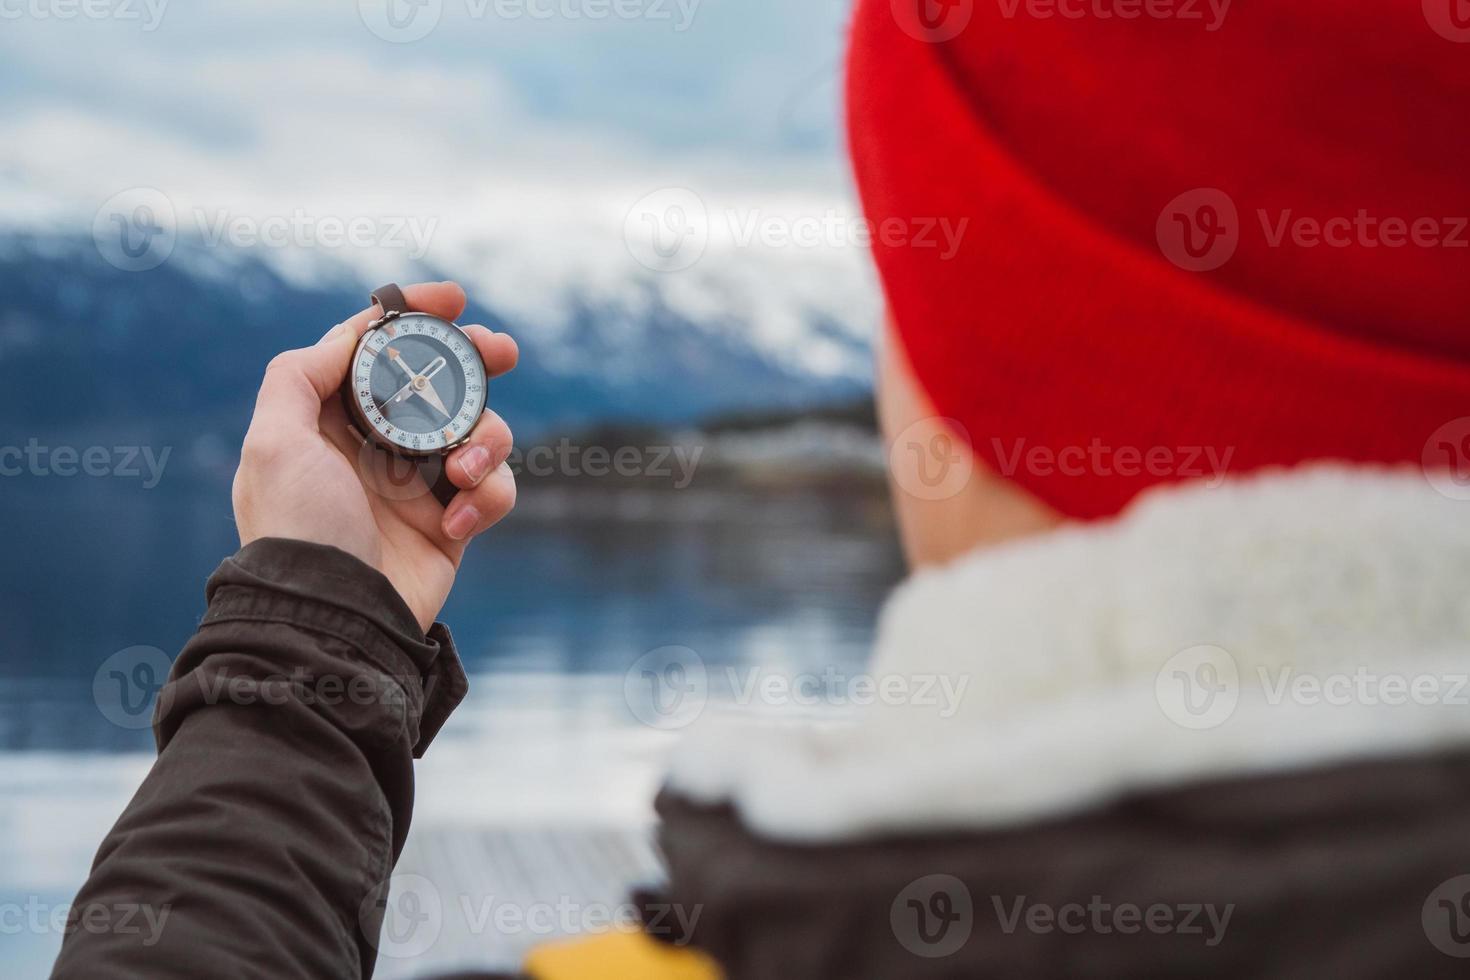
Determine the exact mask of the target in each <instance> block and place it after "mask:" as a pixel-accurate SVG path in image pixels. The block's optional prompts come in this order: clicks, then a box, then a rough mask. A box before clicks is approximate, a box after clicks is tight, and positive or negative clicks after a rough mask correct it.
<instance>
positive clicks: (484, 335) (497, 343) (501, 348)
mask: <svg viewBox="0 0 1470 980" xmlns="http://www.w3.org/2000/svg"><path fill="white" fill-rule="evenodd" d="M464 332H465V333H467V334H469V337H470V339H471V340H473V341H474V342H475V348H476V349H477V350H479V352H480V359H481V360H482V361H484V362H485V371H486V372H487V373H488V374H489V376H490V377H492V378H496V377H499V376H500V375H502V374H505V373H506V372H508V371H510V370H512V369H514V368H515V366H516V362H517V361H519V360H520V358H521V350H520V348H519V347H518V346H516V342H515V340H513V339H512V338H511V336H510V334H506V333H495V332H494V331H492V330H490V329H489V328H488V327H482V326H480V325H479V324H478V323H474V324H471V325H469V326H467V327H465V328H464Z"/></svg>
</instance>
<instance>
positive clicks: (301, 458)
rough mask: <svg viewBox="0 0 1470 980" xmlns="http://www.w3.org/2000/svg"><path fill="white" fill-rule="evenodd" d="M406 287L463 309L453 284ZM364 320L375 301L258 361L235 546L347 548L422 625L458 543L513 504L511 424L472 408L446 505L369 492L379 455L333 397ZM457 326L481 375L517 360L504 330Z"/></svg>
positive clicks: (430, 305) (448, 581)
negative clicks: (307, 342) (308, 343)
mask: <svg viewBox="0 0 1470 980" xmlns="http://www.w3.org/2000/svg"><path fill="white" fill-rule="evenodd" d="M404 293H405V295H406V296H407V298H408V301H409V302H410V303H411V304H413V307H414V309H416V310H421V311H423V312H425V313H430V314H432V315H434V316H438V317H443V318H444V319H446V320H453V319H454V318H456V317H458V316H459V315H460V314H461V313H462V312H464V307H465V294H464V290H462V289H460V288H459V286H457V285H456V284H454V283H447V282H446V283H423V284H420V285H417V286H409V287H408V288H406V289H405V290H404ZM372 318H373V311H372V310H363V311H362V312H361V313H359V314H357V315H356V316H354V317H353V318H352V319H350V320H348V321H347V322H346V323H341V324H338V325H337V326H335V327H333V328H332V329H331V330H330V331H328V333H327V335H326V336H325V337H323V338H322V339H321V340H320V341H318V342H317V344H316V345H315V346H314V347H307V348H303V349H301V350H293V351H287V352H286V353H284V354H280V355H278V356H277V357H276V358H275V359H274V360H272V361H271V363H270V366H269V367H267V368H266V372H265V379H264V381H262V382H261V386H260V394H259V396H258V397H257V398H256V402H255V416H254V418H252V419H251V421H250V430H249V432H247V433H246V435H245V445H244V446H243V448H242V450H241V453H240V468H239V469H238V470H237V471H236V473H235V487H234V504H235V522H236V524H237V525H238V526H239V530H240V544H241V545H242V546H243V545H246V544H249V543H250V542H251V541H254V540H256V539H257V538H267V537H276V538H296V539H299V540H302V541H313V542H316V543H319V544H329V545H333V546H335V547H337V548H341V549H342V550H343V551H346V552H347V553H349V554H351V555H355V556H356V557H358V558H360V559H362V560H363V561H365V562H367V563H368V564H369V565H371V566H373V567H374V568H376V569H377V570H378V571H380V572H382V573H383V574H384V575H386V576H387V577H388V580H389V581H390V582H392V583H393V586H394V588H396V589H397V590H398V593H399V595H401V596H403V599H404V601H405V602H407V603H408V607H409V608H410V609H412V610H413V614H414V616H415V617H417V618H418V621H419V625H420V626H421V627H423V628H424V629H428V627H429V626H430V624H432V623H433V621H434V618H435V617H436V616H437V615H438V614H439V610H440V609H441V608H443V606H444V600H445V599H446V598H448V596H449V588H450V586H451V585H453V584H454V575H455V572H456V571H457V570H458V569H459V563H460V560H461V559H462V558H463V556H464V550H465V546H466V544H468V542H469V540H470V539H471V538H473V537H474V536H475V535H477V534H479V533H481V532H482V531H485V530H486V529H488V528H489V527H490V526H491V525H493V524H495V523H496V522H497V521H499V520H500V519H501V518H502V517H504V516H505V515H506V514H508V513H510V510H511V508H512V507H513V506H515V499H516V488H515V478H514V477H513V476H512V474H511V472H510V468H509V467H508V466H506V465H505V459H506V457H507V456H509V455H510V450H511V445H512V443H511V433H510V429H509V427H507V426H506V424H505V422H504V420H502V419H501V418H500V416H498V415H496V414H495V413H494V412H492V411H486V412H485V413H484V414H483V415H482V416H481V417H480V420H479V421H478V422H477V423H476V424H475V428H474V429H473V430H472V431H471V433H470V438H469V441H468V442H466V443H465V444H464V445H463V446H460V447H459V448H458V449H456V450H455V451H454V452H453V453H451V454H450V455H449V458H448V460H447V462H446V465H447V468H448V471H449V476H450V479H451V480H452V481H453V482H454V485H455V486H457V487H459V488H460V492H459V494H458V495H457V496H456V497H455V498H454V499H453V500H452V501H450V504H449V506H448V507H446V508H440V506H439V504H438V502H437V501H436V500H435V499H434V498H433V496H431V495H430V494H429V492H428V490H427V488H425V489H424V492H423V493H421V494H417V495H414V496H412V497H410V499H406V500H403V499H390V498H389V496H385V495H383V494H380V493H378V492H377V491H376V490H374V489H373V481H372V478H371V476H372V475H371V473H369V472H364V462H363V461H364V460H372V459H374V458H375V457H380V456H382V455H383V454H381V453H376V452H363V451H362V447H361V444H360V442H359V441H358V440H357V438H356V437H355V436H353V435H352V433H351V432H350V431H349V429H348V428H347V415H346V412H345V411H344V410H343V408H342V403H341V399H340V398H338V396H337V392H338V389H339V388H341V386H342V382H343V380H345V379H346V377H347V372H348V370H349V368H350V366H351V361H352V353H353V351H354V349H355V348H356V346H357V341H358V339H359V338H360V337H361V336H362V335H363V333H365V332H366V330H367V327H368V324H369V322H371V320H372ZM465 331H466V333H468V334H469V336H470V338H471V339H472V340H473V341H474V344H475V347H476V348H478V349H479V352H480V356H481V357H482V358H483V359H484V361H485V370H486V372H487V374H488V376H489V377H492V378H493V377H496V376H497V375H501V374H504V373H506V372H507V371H509V370H511V369H512V368H513V367H515V364H516V359H517V357H518V356H519V352H518V350H517V348H516V344H515V341H514V340H512V339H511V338H510V337H509V336H507V335H506V334H501V333H492V332H491V331H490V330H488V329H486V328H485V327H481V326H470V327H466V328H465ZM415 479H417V478H415ZM393 496H395V497H397V496H401V494H394V495H393Z"/></svg>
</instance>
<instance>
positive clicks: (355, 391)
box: [342, 312, 490, 459]
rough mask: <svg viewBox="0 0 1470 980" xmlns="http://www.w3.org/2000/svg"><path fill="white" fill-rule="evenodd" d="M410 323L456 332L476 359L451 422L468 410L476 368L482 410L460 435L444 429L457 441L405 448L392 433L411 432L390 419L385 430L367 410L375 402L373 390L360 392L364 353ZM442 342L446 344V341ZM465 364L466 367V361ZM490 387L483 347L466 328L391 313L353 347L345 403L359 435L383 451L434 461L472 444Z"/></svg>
mask: <svg viewBox="0 0 1470 980" xmlns="http://www.w3.org/2000/svg"><path fill="white" fill-rule="evenodd" d="M407 320H426V321H429V322H430V323H433V324H437V325H439V326H441V327H443V328H445V329H446V330H451V331H454V332H455V333H457V334H458V335H459V337H460V338H461V339H462V340H463V342H464V347H465V351H466V352H467V353H468V355H469V356H470V357H471V358H473V360H472V361H471V362H470V364H467V365H465V366H464V371H465V381H466V384H465V391H464V398H463V399H462V400H461V402H460V404H458V405H456V406H454V412H453V414H452V415H451V416H450V418H451V421H453V420H455V419H458V417H459V416H460V415H461V414H462V413H463V412H464V411H465V409H466V406H467V405H468V403H469V401H470V399H471V391H470V387H471V381H472V379H471V377H470V375H471V373H472V372H473V371H474V370H475V369H476V368H477V369H478V372H479V385H480V398H479V406H478V410H477V411H476V412H475V413H474V417H473V418H472V419H471V420H470V421H469V422H468V423H467V424H465V425H464V426H463V431H462V432H456V431H455V430H454V429H453V428H452V427H446V430H441V431H449V432H450V433H452V434H453V435H454V438H453V439H452V440H451V439H446V440H444V441H443V443H442V444H440V445H433V446H427V447H417V446H412V445H405V444H404V443H402V442H398V441H397V440H395V439H393V438H392V437H391V435H390V434H389V433H390V432H392V431H398V432H405V431H407V430H403V429H398V428H397V427H396V426H394V425H393V424H392V423H391V422H388V421H387V419H386V417H384V418H383V424H384V427H385V428H386V429H387V431H385V430H384V428H380V427H379V426H378V425H377V424H376V423H374V421H373V419H372V417H371V416H369V415H368V411H367V408H366V407H365V406H364V404H363V400H364V399H365V400H367V401H369V402H371V400H372V393H371V389H370V388H369V389H368V390H366V391H362V390H359V387H358V384H357V382H358V377H357V369H358V365H359V362H360V361H361V359H362V356H363V352H364V350H366V349H367V348H368V347H369V346H370V345H371V344H372V343H373V342H374V340H375V338H377V337H379V336H384V335H385V334H386V337H387V339H388V340H391V339H392V337H393V336H394V334H393V325H394V324H395V323H397V322H400V321H407ZM440 342H441V343H442V341H440ZM386 343H387V340H385V341H384V344H385V345H386ZM451 352H452V348H451ZM461 364H464V362H463V359H462V358H461ZM369 377H371V370H370V371H369ZM489 386H490V377H489V372H487V371H486V369H485V360H484V358H482V357H481V356H480V351H479V348H477V347H476V346H475V342H474V340H473V338H471V337H470V335H469V334H468V333H466V332H465V330H464V328H463V327H461V326H460V325H459V324H457V323H455V322H454V321H452V320H446V319H444V318H443V317H437V316H434V315H433V314H430V313H418V312H408V313H398V312H390V313H388V314H387V315H385V316H383V317H380V318H379V319H377V320H374V321H373V322H372V323H370V324H369V325H368V329H367V330H366V331H364V333H363V335H362V336H361V337H359V338H358V340H357V344H356V346H354V347H353V349H352V361H351V363H350V365H349V366H348V370H347V379H346V380H345V381H344V382H343V383H342V402H343V404H344V406H345V407H346V409H347V418H348V421H349V422H350V423H351V424H352V427H353V429H355V430H356V431H357V433H358V434H359V435H360V436H362V437H363V438H364V439H367V440H369V441H371V442H372V443H374V444H375V445H377V446H378V447H379V448H381V449H384V450H386V451H388V452H390V453H392V454H393V455H395V456H400V457H403V458H405V459H432V458H434V457H439V456H445V455H448V454H449V453H451V452H453V451H454V450H455V449H458V448H459V447H460V446H462V445H464V444H465V443H466V442H468V441H469V438H470V435H471V434H472V433H473V432H474V430H475V425H476V423H478V422H479V419H480V415H482V414H483V413H484V411H485V406H486V403H487V398H488V395H489V391H488V389H489ZM414 435H416V436H423V435H424V433H414Z"/></svg>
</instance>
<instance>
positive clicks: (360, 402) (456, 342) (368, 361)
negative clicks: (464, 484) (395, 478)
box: [342, 285, 486, 504]
mask: <svg viewBox="0 0 1470 980" xmlns="http://www.w3.org/2000/svg"><path fill="white" fill-rule="evenodd" d="M373 301H374V302H375V303H377V304H378V306H379V308H380V309H381V310H382V316H380V317H379V318H378V319H377V320H375V321H373V323H372V324H371V325H369V327H368V331H367V333H365V334H363V336H362V339H361V340H359V341H358V343H357V347H356V349H355V350H354V351H353V354H352V369H351V370H350V371H349V372H348V375H347V380H346V381H345V382H344V383H343V386H342V400H343V402H344V403H345V404H346V407H347V417H348V419H349V421H350V422H351V423H352V425H353V428H355V429H357V431H358V432H359V433H360V434H361V435H362V436H363V437H364V438H365V439H367V440H369V441H370V442H372V443H373V444H375V445H376V446H377V447H378V448H380V449H382V450H385V451H386V452H388V453H391V454H392V455H394V456H398V457H401V458H405V459H412V460H416V461H418V463H419V466H420V470H421V472H422V473H423V475H424V480H425V482H426V483H428V484H429V487H430V489H431V490H432V491H433V492H434V496H435V497H436V498H438V500H439V502H440V503H443V504H448V502H449V500H451V499H453V497H454V493H455V487H454V485H453V484H452V483H450V482H449V480H448V478H447V477H446V476H445V475H444V466H443V463H444V458H445V456H446V455H447V454H448V453H449V452H450V451H452V450H453V449H455V448H456V447H457V446H459V445H460V444H462V443H463V442H464V441H465V440H467V439H468V438H469V436H470V432H471V430H473V429H474V427H475V422H476V421H478V420H479V418H480V413H481V412H482V411H484V408H485V388H486V373H485V363H484V361H482V360H481V359H480V352H479V351H478V350H476V349H475V344H474V341H472V340H471V339H470V337H469V335H468V334H466V333H465V332H464V331H463V330H461V329H460V328H459V327H458V326H457V325H456V324H454V323H451V322H449V321H448V320H441V319H440V318H439V317H436V316H430V315H429V314H427V313H418V312H415V311H413V310H410V309H409V308H408V303H407V302H406V301H405V300H404V298H403V291H402V290H400V289H399V288H398V287H397V286H395V285H388V286H384V287H382V288H381V289H379V290H377V291H376V292H375V293H373Z"/></svg>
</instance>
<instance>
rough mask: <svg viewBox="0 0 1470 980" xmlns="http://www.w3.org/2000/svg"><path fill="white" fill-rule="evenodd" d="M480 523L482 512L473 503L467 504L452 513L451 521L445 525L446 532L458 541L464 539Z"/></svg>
mask: <svg viewBox="0 0 1470 980" xmlns="http://www.w3.org/2000/svg"><path fill="white" fill-rule="evenodd" d="M478 523H480V512H479V511H478V510H476V509H475V507H474V505H473V504H465V505H464V506H463V507H461V508H460V509H459V510H457V511H455V512H454V513H453V514H451V515H450V517H449V522H448V523H447V524H445V525H444V533H445V534H447V535H449V536H450V537H451V538H453V539H454V540H456V541H463V540H464V539H465V538H466V537H467V536H468V535H469V533H470V532H471V531H473V530H474V529H475V525H476V524H478Z"/></svg>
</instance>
